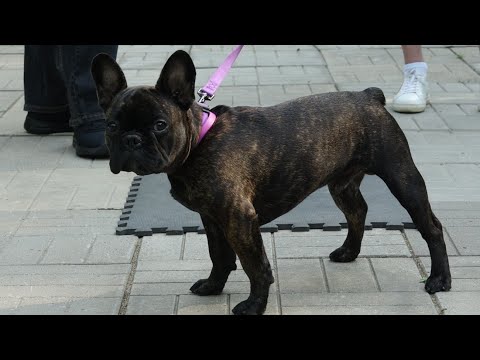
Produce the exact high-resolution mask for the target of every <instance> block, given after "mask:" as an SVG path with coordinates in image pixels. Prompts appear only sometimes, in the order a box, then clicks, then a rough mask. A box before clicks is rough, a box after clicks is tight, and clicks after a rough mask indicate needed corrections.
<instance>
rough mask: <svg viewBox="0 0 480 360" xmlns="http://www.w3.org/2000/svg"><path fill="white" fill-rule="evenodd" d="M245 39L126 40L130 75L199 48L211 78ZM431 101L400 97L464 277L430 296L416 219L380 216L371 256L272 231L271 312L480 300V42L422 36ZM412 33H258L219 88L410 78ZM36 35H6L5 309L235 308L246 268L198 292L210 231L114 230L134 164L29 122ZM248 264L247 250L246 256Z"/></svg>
mask: <svg viewBox="0 0 480 360" xmlns="http://www.w3.org/2000/svg"><path fill="white" fill-rule="evenodd" d="M232 48H233V46H196V45H195V46H193V47H192V46H185V45H182V46H147V45H138V46H120V49H119V56H118V61H119V63H120V65H121V66H122V68H123V69H124V71H125V75H126V78H127V82H128V84H129V85H153V84H155V82H156V80H157V78H158V76H159V74H160V70H161V68H162V67H163V65H164V63H165V61H166V59H167V57H168V56H169V55H170V54H171V53H172V52H173V51H175V50H177V49H184V50H186V51H189V53H190V54H191V55H192V58H193V60H194V62H195V65H196V66H197V86H196V88H197V89H198V88H199V87H200V86H202V85H203V84H204V83H205V82H206V80H207V79H208V77H209V76H210V74H211V73H212V72H213V71H214V70H215V68H216V67H217V66H218V65H219V64H220V63H221V62H222V61H223V59H224V58H225V57H226V55H227V54H228V53H229V51H230V50H231V49H232ZM424 56H425V58H426V61H427V63H428V64H429V78H428V79H429V83H430V93H431V105H429V106H428V107H427V109H426V111H425V112H423V113H420V114H413V115H408V114H398V113H395V112H393V111H392V114H393V116H394V117H395V118H396V119H397V121H398V122H399V124H400V126H401V127H402V129H403V130H404V131H405V134H406V136H407V138H408V141H409V143H410V146H411V150H412V153H413V157H414V160H415V162H416V164H417V166H418V168H419V170H420V172H421V173H422V175H423V177H424V179H425V181H426V183H427V189H428V193H429V197H430V200H431V202H432V207H433V209H434V211H435V213H436V215H437V216H438V217H439V218H440V220H441V221H442V223H443V225H444V236H445V240H446V243H447V251H448V254H449V258H450V265H451V271H452V277H453V280H452V290H451V291H450V292H448V293H437V294H435V295H429V294H427V293H426V292H425V291H424V289H423V286H424V284H423V283H422V279H424V278H426V277H427V274H428V272H429V271H430V259H429V256H428V249H427V246H426V243H425V242H424V241H423V239H422V238H421V236H420V235H419V233H418V232H417V231H416V230H404V231H397V230H384V229H373V230H371V231H367V232H366V233H365V238H364V241H363V247H362V251H361V253H360V256H359V258H358V259H357V260H356V261H354V262H352V263H348V264H340V263H333V262H331V261H329V259H328V255H329V253H330V252H331V251H332V250H334V249H335V248H337V247H338V246H340V245H341V244H342V243H343V241H344V239H345V236H346V230H342V231H339V232H324V231H323V230H311V231H309V232H303V233H295V232H291V231H286V230H282V231H279V232H276V233H271V234H270V233H268V234H265V233H264V234H263V235H262V236H263V238H264V241H265V247H266V250H267V253H268V256H269V259H270V262H271V264H272V269H273V270H274V276H275V283H274V284H273V285H272V286H271V289H270V297H269V303H268V308H267V312H266V314H432V315H435V314H480V181H479V180H480V165H479V164H480V112H479V111H478V109H477V107H478V105H479V104H480V52H479V48H478V46H463V45H454V46H442V45H435V46H429V45H426V46H425V47H424ZM402 66H403V57H402V52H401V48H400V46H398V45H386V46H334V45H314V46H312V45H298V46H291V45H289V46H280V45H275V46H245V48H244V50H243V51H242V54H241V55H240V57H239V58H238V60H237V62H236V63H235V67H234V68H233V69H232V71H231V72H230V74H229V76H228V77H227V79H226V80H225V82H224V84H223V85H222V87H221V88H220V89H219V91H218V94H217V96H216V97H215V99H214V101H213V102H212V106H214V105H216V104H225V105H234V106H236V105H262V106H265V105H273V104H276V103H279V102H281V101H284V100H287V99H291V98H295V97H299V96H304V95H308V94H313V93H319V92H329V91H342V90H363V89H365V88H367V87H370V86H378V87H380V88H381V89H382V90H383V91H384V92H385V95H386V97H387V108H390V103H391V100H392V98H393V95H394V94H395V93H396V91H397V90H398V89H399V87H400V85H401V83H402V81H403V75H402V72H401V69H402ZM23 101H24V100H23V46H0V314H230V313H231V309H232V308H233V307H234V306H235V305H236V304H237V303H239V302H240V301H242V300H244V299H246V297H247V296H248V292H249V283H248V278H247V277H246V275H245V273H244V272H243V271H242V270H241V268H240V269H239V270H237V271H236V272H233V273H232V274H231V275H230V278H229V281H228V282H227V285H226V287H225V290H224V292H223V293H222V294H221V295H218V296H209V297H199V296H195V295H193V294H191V293H190V291H189V288H190V286H191V285H192V284H193V283H194V282H196V281H197V280H198V279H200V278H205V277H207V276H208V274H209V272H210V269H211V262H210V260H209V255H208V247H207V239H206V236H205V235H198V234H192V233H188V234H186V235H178V236H177V235H171V236H166V235H163V234H157V235H154V236H150V237H143V238H137V237H136V236H116V235H115V228H116V224H117V221H118V218H119V215H120V214H121V209H122V208H123V205H124V202H125V199H126V196H127V193H128V190H129V186H130V183H131V180H132V178H133V176H134V174H131V173H120V174H118V175H113V174H112V173H111V172H110V170H109V167H108V161H106V160H93V161H92V160H85V159H81V158H78V157H76V156H75V153H74V151H73V149H72V146H71V142H72V136H71V134H66V135H51V136H32V135H29V134H27V133H26V132H25V131H24V130H23V121H24V118H25V115H26V113H25V112H24V111H23V110H22V108H23ZM237 264H239V262H238V261H237Z"/></svg>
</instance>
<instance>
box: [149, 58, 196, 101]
mask: <svg viewBox="0 0 480 360" xmlns="http://www.w3.org/2000/svg"><path fill="white" fill-rule="evenodd" d="M196 75H197V73H196V71H195V65H193V61H192V58H191V57H190V55H188V53H186V52H185V51H183V50H178V51H175V52H174V53H173V54H172V55H171V56H170V58H169V59H168V60H167V62H166V64H165V66H164V67H163V69H162V72H161V74H160V77H159V78H158V81H157V84H156V85H155V87H156V88H157V90H158V91H160V92H161V93H163V94H165V95H167V96H170V97H172V98H173V100H174V101H175V102H176V103H177V104H178V105H179V106H180V108H182V109H183V110H187V109H188V108H189V107H190V106H191V105H192V103H193V101H194V100H195V77H196Z"/></svg>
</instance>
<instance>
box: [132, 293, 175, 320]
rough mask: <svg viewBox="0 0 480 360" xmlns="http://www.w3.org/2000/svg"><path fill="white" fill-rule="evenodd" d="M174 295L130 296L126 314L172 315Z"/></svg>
mask: <svg viewBox="0 0 480 360" xmlns="http://www.w3.org/2000/svg"><path fill="white" fill-rule="evenodd" d="M174 307H175V296H173V295H168V296H130V299H129V301H128V307H127V315H173V311H174Z"/></svg>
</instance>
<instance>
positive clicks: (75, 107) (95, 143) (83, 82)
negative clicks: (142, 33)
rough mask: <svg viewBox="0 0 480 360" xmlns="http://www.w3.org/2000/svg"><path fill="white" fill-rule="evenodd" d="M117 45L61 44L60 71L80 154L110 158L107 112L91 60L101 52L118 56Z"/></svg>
mask: <svg viewBox="0 0 480 360" xmlns="http://www.w3.org/2000/svg"><path fill="white" fill-rule="evenodd" d="M117 50H118V46H117V45H62V46H60V47H59V53H60V59H61V61H60V63H59V70H60V72H61V73H62V74H63V78H64V82H65V84H66V88H67V96H68V103H69V107H70V113H71V118H70V125H71V126H72V127H73V128H74V135H73V146H74V147H75V150H76V153H77V155H79V156H84V157H108V149H107V147H106V145H105V136H104V132H105V114H104V112H103V110H102V108H101V107H100V105H99V104H98V98H97V90H96V86H95V82H94V80H93V77H92V74H91V69H90V68H91V63H92V60H93V58H94V57H95V56H96V55H97V54H99V53H107V54H108V55H110V56H111V57H112V58H114V59H115V58H116V57H117Z"/></svg>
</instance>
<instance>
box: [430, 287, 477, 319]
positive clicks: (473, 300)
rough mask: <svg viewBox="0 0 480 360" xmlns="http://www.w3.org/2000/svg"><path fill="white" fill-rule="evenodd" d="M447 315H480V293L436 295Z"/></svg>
mask: <svg viewBox="0 0 480 360" xmlns="http://www.w3.org/2000/svg"><path fill="white" fill-rule="evenodd" d="M436 295H437V297H438V300H439V301H440V303H441V304H442V308H443V309H444V314H445V315H480V291H468V292H440V293H437V294H436Z"/></svg>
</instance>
